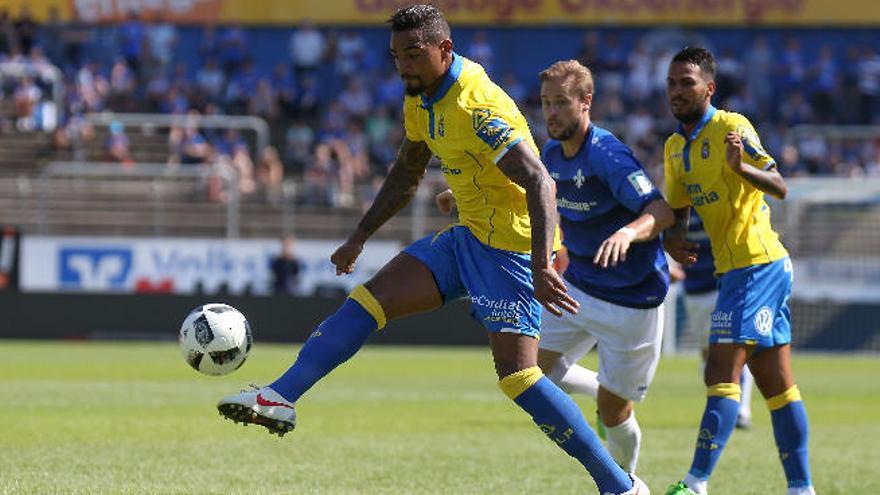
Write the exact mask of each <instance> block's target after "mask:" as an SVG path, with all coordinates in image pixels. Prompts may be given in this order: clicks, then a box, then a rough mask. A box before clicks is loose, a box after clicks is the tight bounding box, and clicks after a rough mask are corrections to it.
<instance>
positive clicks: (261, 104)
mask: <svg viewBox="0 0 880 495" xmlns="http://www.w3.org/2000/svg"><path fill="white" fill-rule="evenodd" d="M247 113H248V114H249V115H257V116H260V117H263V118H264V119H266V120H268V121H269V122H274V121H275V120H277V119H278V117H279V115H281V109H280V106H279V105H278V93H277V92H276V91H275V88H273V87H272V80H271V79H269V78H268V77H263V78H261V79H260V80H259V81H258V82H257V88H256V91H255V92H254V93H252V94H251V96H250V98H249V102H248V112H247Z"/></svg>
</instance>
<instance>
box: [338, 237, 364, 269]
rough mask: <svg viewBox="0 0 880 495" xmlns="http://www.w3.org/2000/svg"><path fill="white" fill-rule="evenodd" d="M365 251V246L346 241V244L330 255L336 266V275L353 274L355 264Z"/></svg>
mask: <svg viewBox="0 0 880 495" xmlns="http://www.w3.org/2000/svg"><path fill="white" fill-rule="evenodd" d="M363 250H364V245H363V244H360V243H357V242H352V241H345V244H343V245H341V246H339V247H338V248H336V251H334V252H333V254H332V255H330V262H331V263H333V264H334V265H336V275H342V274H343V273H351V272H353V271H354V263H355V261H357V259H358V256H360V254H361V251H363Z"/></svg>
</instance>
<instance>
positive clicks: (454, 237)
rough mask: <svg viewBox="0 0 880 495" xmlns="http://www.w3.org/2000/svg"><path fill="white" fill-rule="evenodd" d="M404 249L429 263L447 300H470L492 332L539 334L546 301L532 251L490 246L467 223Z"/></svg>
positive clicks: (472, 313) (472, 311)
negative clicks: (538, 292)
mask: <svg viewBox="0 0 880 495" xmlns="http://www.w3.org/2000/svg"><path fill="white" fill-rule="evenodd" d="M404 252H405V253H407V254H409V255H411V256H415V257H416V258H418V259H419V261H421V262H422V263H424V264H425V265H427V266H428V268H429V269H430V270H431V273H433V274H434V281H435V282H437V288H438V289H440V295H441V296H443V302H444V303H445V302H447V301H451V300H453V299H456V298H459V297H465V296H467V297H469V298H470V300H471V316H473V317H474V318H475V319H476V320H478V321H479V322H480V323H482V324H483V326H485V327H486V328H487V329H488V330H489V331H490V332H511V333H521V334H524V335H529V336H531V337H535V338H537V337H538V331H539V329H540V328H541V308H542V307H541V304H540V303H538V301H537V299H535V288H534V286H533V285H532V262H531V257H530V256H529V255H528V254H523V253H514V252H511V251H503V250H501V249H495V248H492V247H489V246H487V245H485V244H483V243H482V242H480V241H479V240H478V239H477V238H476V237H474V235H473V234H471V231H470V230H469V229H468V228H467V227H465V226H463V225H455V226H453V227H451V228H449V229H446V230H443V231H441V232H440V233H438V234H437V235H433V236H428V237H425V238H423V239H419V240H418V241H416V242H414V243H412V244H411V245H410V246H409V247H407V248H406V249H404Z"/></svg>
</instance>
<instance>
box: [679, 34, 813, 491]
mask: <svg viewBox="0 0 880 495" xmlns="http://www.w3.org/2000/svg"><path fill="white" fill-rule="evenodd" d="M666 84H667V86H666V92H667V96H668V98H669V105H670V108H671V110H672V113H673V115H674V116H675V118H676V119H678V121H679V122H680V126H679V129H678V132H676V133H675V134H673V135H672V136H670V137H669V139H668V140H667V141H666V147H665V150H664V162H665V169H666V199H667V201H669V204H670V206H672V208H673V209H674V211H675V216H676V224H675V226H673V228H671V229H669V230H668V231H667V232H666V235H665V237H664V245H665V247H666V250H667V251H668V252H669V254H670V255H671V256H672V257H673V258H674V259H675V260H676V261H678V262H679V263H682V264H683V265H690V264H693V263H694V262H696V257H697V254H696V251H695V250H696V249H697V245H696V244H694V243H692V242H689V241H688V240H687V239H686V235H687V230H688V217H689V211H690V207H691V206H693V207H694V208H695V209H696V211H697V214H698V215H699V216H700V219H701V220H702V221H703V226H704V228H705V230H706V233H707V234H708V235H709V241H710V243H711V246H712V254H713V256H714V257H715V274H716V275H717V276H719V281H718V300H717V302H716V303H715V311H714V312H713V313H712V328H711V329H710V333H709V355H708V358H707V361H706V369H705V374H704V379H705V382H706V386H707V387H708V394H707V395H708V398H707V400H706V408H705V410H704V413H703V419H702V421H701V423H700V429H699V434H698V436H697V444H696V448H695V451H694V457H693V461H692V463H691V467H690V470H689V471H688V473H687V475H686V476H685V477H684V479H683V480H682V481H681V482H679V483H677V484H675V485H673V486H671V487H669V489H668V491H667V492H666V493H667V495H688V494H700V495H705V494H706V493H707V485H708V480H709V477H710V476H711V474H712V471H713V470H714V468H715V465H716V463H717V462H718V459H719V458H720V456H721V453H722V452H723V451H724V446H725V444H726V443H727V440H728V438H730V434H731V432H732V431H733V429H734V425H735V423H736V417H737V412H738V411H739V406H740V404H739V402H740V395H741V390H740V385H739V381H740V373H741V371H742V368H743V365H744V364H745V363H746V362H748V365H749V368H750V369H751V370H752V374H753V375H754V377H755V382H756V383H757V385H758V389H759V390H760V391H761V394H762V395H763V396H764V398H765V399H766V400H767V406H768V408H769V409H770V415H771V418H772V422H773V433H774V436H775V438H776V446H777V448H778V449H779V456H780V459H781V460H782V467H783V470H784V471H785V477H786V479H787V481H788V494H789V495H805V494H814V493H815V491H814V489H813V483H812V480H811V479H810V467H809V462H808V455H807V429H808V428H807V413H806V410H805V409H804V404H803V402H802V401H801V394H800V392H799V391H798V387H797V385H795V382H794V375H793V373H792V370H791V345H790V343H791V321H790V315H789V309H788V297H789V295H790V294H791V284H792V266H791V260H790V259H789V257H788V252H787V251H786V250H785V247H784V246H783V245H782V243H781V242H780V241H779V236H778V235H777V234H776V232H774V231H773V229H772V227H771V225H770V208H769V207H768V206H767V203H766V202H765V201H764V194H765V193H767V194H770V195H772V196H775V197H777V198H780V199H783V198H785V195H786V193H787V188H786V185H785V181H784V180H783V179H782V176H781V175H779V172H778V170H777V169H776V162H775V161H774V160H773V158H771V157H770V155H768V154H767V152H766V151H764V149H763V148H762V147H761V141H760V140H759V139H758V135H757V133H756V132H755V129H754V128H753V127H752V124H751V123H750V122H749V121H748V119H746V118H745V117H743V116H742V115H739V114H736V113H732V112H726V111H723V110H716V109H715V107H713V106H712V105H711V99H712V95H713V94H714V93H715V59H714V57H713V56H712V54H711V53H710V52H709V51H708V50H706V49H703V48H685V49H683V50H682V51H680V52H679V53H678V54H676V55H675V57H673V59H672V62H671V63H670V65H669V73H668V77H667V79H666Z"/></svg>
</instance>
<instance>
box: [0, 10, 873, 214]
mask: <svg viewBox="0 0 880 495" xmlns="http://www.w3.org/2000/svg"><path fill="white" fill-rule="evenodd" d="M181 29H188V30H194V29H197V33H196V34H195V35H194V36H190V38H189V39H197V40H198V46H197V49H196V51H195V53H196V56H195V57H194V59H187V60H183V59H182V57H181V56H180V53H182V50H180V48H181V47H180V43H181V39H182V36H181ZM257 31H259V30H254V29H244V28H242V27H240V26H223V27H216V26H210V25H209V26H205V27H203V28H191V27H190V28H181V27H179V26H176V25H174V24H172V23H170V22H168V20H167V19H166V18H164V17H163V16H162V15H160V14H157V15H151V16H150V17H149V18H148V19H146V18H144V17H142V16H141V15H139V14H136V13H132V14H131V15H130V16H129V17H128V18H127V19H126V20H124V21H122V22H120V23H119V24H117V25H116V26H113V27H112V28H107V27H102V28H100V29H99V28H96V27H92V26H88V25H84V24H80V23H77V22H68V21H62V20H61V19H60V17H59V16H58V12H57V11H52V12H50V14H49V19H48V20H47V21H46V22H45V23H43V24H39V23H37V22H36V21H35V20H34V19H33V17H32V16H31V14H30V12H29V11H28V9H27V7H23V8H22V9H21V10H20V11H19V12H18V13H17V15H16V16H15V17H13V16H12V15H11V14H10V13H9V12H8V11H6V10H0V69H2V74H3V78H2V81H3V91H2V92H0V97H2V100H0V104H2V108H3V112H2V115H3V119H4V120H3V122H2V130H3V132H28V131H44V132H52V133H54V136H55V143H56V145H57V146H58V148H59V149H62V150H63V149H69V150H77V149H84V148H88V147H89V146H92V147H93V148H94V147H97V148H99V149H100V155H101V156H100V158H101V159H102V160H109V161H116V162H120V163H122V164H123V166H133V164H134V163H135V162H136V161H137V160H136V159H135V156H136V151H137V150H136V149H133V148H136V147H137V146H138V142H140V141H139V140H135V139H133V136H130V133H131V130H130V129H126V126H124V125H122V123H120V122H116V121H114V122H111V123H110V125H108V126H106V128H101V129H96V126H95V125H94V124H92V123H90V122H89V121H88V120H86V119H85V118H84V116H85V115H86V114H89V113H95V112H104V111H114V112H150V113H165V114H177V115H182V116H185V118H182V119H181V121H180V122H181V124H180V125H176V126H172V127H171V128H169V129H166V130H165V131H163V134H162V136H163V138H164V139H165V141H166V143H167V146H168V151H167V157H165V159H166V160H167V162H168V163H171V164H174V165H175V166H189V165H197V164H203V165H206V166H210V165H212V164H216V163H223V164H225V165H228V166H231V167H233V168H234V169H235V170H237V171H238V177H239V181H238V184H237V186H236V187H237V189H238V192H239V193H240V194H241V195H242V196H243V197H245V198H247V197H254V198H259V199H260V200H266V201H271V202H277V201H280V198H281V194H282V192H281V191H282V188H281V186H282V184H283V182H284V179H285V177H288V178H290V177H293V178H297V179H301V181H302V182H303V183H304V184H305V187H304V188H302V189H301V191H302V194H300V195H299V197H300V198H301V201H303V202H305V203H308V204H315V205H326V206H364V205H367V204H369V202H370V201H371V200H372V197H373V196H374V195H375V193H376V191H377V190H378V186H379V185H380V184H381V180H382V178H383V177H384V176H385V174H386V172H387V169H388V166H389V165H390V163H391V162H392V161H393V159H394V157H395V156H396V153H397V148H398V146H399V144H400V141H401V138H402V127H401V115H400V110H401V99H402V95H403V87H402V84H401V82H400V79H399V77H398V76H397V74H396V72H395V70H394V68H393V66H392V65H391V61H390V59H389V57H388V56H387V54H386V52H387V45H385V44H376V43H372V44H371V43H368V42H367V36H365V31H364V30H346V29H341V30H336V29H324V28H319V27H317V26H314V25H311V24H308V23H304V24H302V25H299V26H296V27H294V28H293V29H291V30H286V31H285V32H284V33H283V38H284V39H285V41H286V43H282V44H276V45H275V46H276V48H275V49H274V50H272V52H271V53H269V54H267V53H259V54H256V53H254V52H253V51H254V44H253V43H252V37H254V36H255V35H257V34H258V32H257ZM276 34H277V35H281V33H276ZM276 37H278V36H276ZM737 40H738V41H737V42H736V44H733V42H731V45H730V46H720V47H719V46H717V43H716V46H712V43H711V42H707V44H708V45H709V46H710V47H711V48H713V49H714V50H715V53H716V56H717V59H718V77H717V81H718V92H717V95H716V99H715V104H716V105H717V106H720V107H722V108H726V109H731V110H735V111H739V112H741V113H744V114H746V115H747V116H749V117H750V119H751V120H752V121H753V122H755V123H756V125H757V127H758V131H759V133H760V135H761V136H762V138H763V140H764V145H765V147H766V148H767V149H768V150H769V151H770V152H771V154H773V155H774V156H775V157H776V159H777V161H778V162H779V163H780V167H781V170H782V172H783V174H785V175H788V176H803V175H835V176H850V177H860V176H869V175H870V176H877V175H880V141H876V140H875V141H872V140H865V139H857V140H845V139H829V138H826V137H825V136H823V135H821V134H817V133H807V134H805V135H804V137H801V138H798V139H794V138H793V137H792V136H791V134H790V133H789V130H790V129H792V128H793V127H795V126H798V125H800V124H820V125H824V124H862V125H869V124H875V125H877V124H880V54H878V51H877V48H876V47H875V46H874V44H873V43H870V42H859V41H858V39H857V38H856V37H854V42H852V43H831V42H829V43H827V44H822V45H821V46H819V47H810V48H809V49H808V48H804V47H803V46H802V44H801V41H800V39H799V38H798V37H797V36H794V35H792V36H790V37H788V38H787V39H786V40H785V42H784V43H782V44H781V45H780V44H778V43H773V42H771V41H770V40H769V39H768V37H766V36H765V35H763V34H761V33H758V34H756V35H754V36H748V37H746V38H744V37H743V36H740V37H739V38H737ZM743 40H747V41H748V43H745V44H743ZM456 41H457V43H458V45H457V46H458V50H459V51H460V52H461V53H462V54H463V55H465V56H467V57H469V58H471V59H473V60H475V61H477V62H479V63H480V64H482V65H483V66H484V67H485V68H486V69H487V71H489V72H490V74H491V75H492V77H493V79H494V80H495V81H496V82H498V83H499V84H500V85H501V86H502V87H503V88H504V89H505V90H507V92H508V93H509V94H510V95H511V96H512V97H513V98H514V99H515V100H516V101H517V102H518V103H519V104H520V106H521V108H522V110H523V111H524V113H525V114H526V115H527V117H528V119H529V121H530V123H531V126H532V131H533V133H534V134H535V136H536V140H537V141H538V142H539V145H540V144H541V143H542V142H543V141H544V140H546V132H545V130H544V125H543V119H542V117H541V109H540V101H539V98H538V95H537V90H538V87H537V78H534V79H533V80H524V79H522V78H520V77H518V76H517V75H516V74H514V73H512V72H504V73H500V74H499V73H498V72H499V71H497V70H496V67H497V66H501V65H504V64H500V63H498V62H499V61H500V60H499V59H498V58H497V57H498V56H496V50H499V49H500V48H501V47H500V46H499V45H498V43H497V42H496V43H494V44H493V40H492V33H491V32H484V31H469V32H468V33H467V34H465V35H461V36H459V35H457V36H456ZM703 41H706V40H701V39H700V35H699V34H698V33H696V34H695V33H685V34H681V33H678V34H675V33H673V34H670V33H669V32H665V31H649V32H646V33H645V34H642V35H639V36H636V37H633V36H632V35H631V33H629V34H626V33H622V34H619V33H617V32H615V31H613V30H603V31H601V33H600V31H592V30H591V31H587V32H586V34H584V36H583V39H582V40H580V41H579V42H578V43H576V44H575V45H576V46H572V47H569V48H570V49H569V50H567V51H565V50H560V53H568V52H570V55H561V56H576V57H577V58H578V59H579V60H581V61H582V62H583V63H584V64H585V65H587V66H588V67H590V68H591V69H592V70H593V71H594V74H595V78H596V94H595V97H594V106H593V119H594V120H595V121H597V122H598V123H600V124H601V125H604V126H606V127H608V128H610V129H612V130H613V131H614V132H616V133H618V134H619V135H620V136H621V137H622V138H623V139H624V140H625V142H627V143H628V144H629V145H630V146H631V147H632V148H633V149H634V150H635V152H636V154H637V156H638V157H639V158H640V159H641V160H642V161H643V162H644V163H645V165H646V166H647V167H648V168H649V169H651V170H653V171H655V172H659V171H660V170H662V162H663V156H662V150H663V142H664V141H665V138H666V137H667V136H668V135H669V134H670V133H671V132H674V130H675V128H676V123H675V122H674V120H673V119H672V117H671V115H670V114H669V112H668V110H667V104H666V98H665V78H666V68H667V65H668V61H669V60H670V58H671V57H672V55H673V54H674V53H675V51H677V50H678V49H679V48H680V47H681V46H683V45H682V44H683V43H691V44H694V43H700V42H703ZM96 45H99V46H102V47H104V48H103V50H104V51H105V52H106V51H107V50H110V51H111V53H109V56H107V57H102V58H101V57H93V56H90V53H93V52H94V50H90V49H89V47H94V46H96ZM188 48H191V47H188ZM190 51H192V50H191V49H190ZM256 55H259V59H260V60H261V61H262V63H261V64H257V63H255V59H256V58H258V57H256ZM267 58H268V59H270V60H271V63H269V64H266V63H265V61H266V60H267ZM99 59H100V60H99ZM506 65H510V64H506ZM55 67H57V68H59V69H60V71H58V70H56V69H55ZM531 69H533V70H530V71H529V72H528V73H537V72H538V71H540V70H541V69H543V67H534V68H531ZM56 84H59V85H60V88H61V89H63V91H62V92H61V94H60V99H59V95H57V94H55V93H53V88H55V87H56V86H55V85H56ZM237 114H249V115H256V116H260V117H262V118H264V119H266V120H267V121H268V122H269V124H270V128H271V129H272V139H271V143H272V144H271V146H269V147H268V148H266V149H261V150H257V149H255V142H254V140H253V139H251V137H250V136H248V135H247V132H245V131H239V130H228V131H211V130H207V129H203V128H201V127H200V126H199V124H198V123H199V116H201V115H237ZM166 131H167V132H166ZM429 181H431V182H432V184H436V186H437V187H441V185H442V179H441V178H440V174H439V171H436V170H434V171H432V172H431V173H430V174H429ZM227 194H228V190H224V188H223V187H220V186H218V187H215V188H213V189H212V190H211V192H210V196H211V197H212V198H213V199H216V200H218V201H222V200H224V199H225V196H226V195H227Z"/></svg>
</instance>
